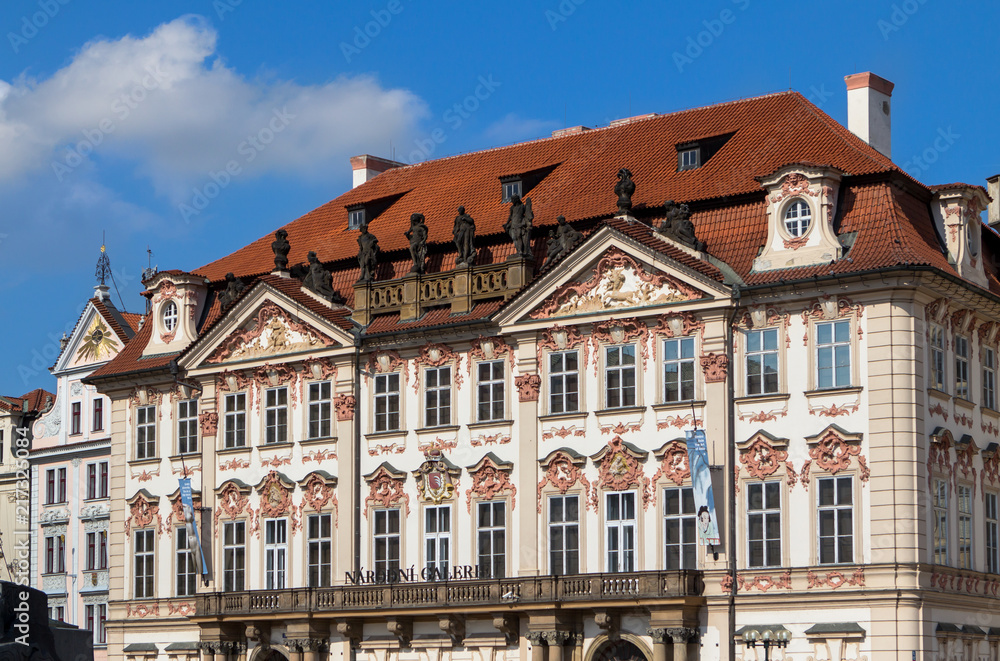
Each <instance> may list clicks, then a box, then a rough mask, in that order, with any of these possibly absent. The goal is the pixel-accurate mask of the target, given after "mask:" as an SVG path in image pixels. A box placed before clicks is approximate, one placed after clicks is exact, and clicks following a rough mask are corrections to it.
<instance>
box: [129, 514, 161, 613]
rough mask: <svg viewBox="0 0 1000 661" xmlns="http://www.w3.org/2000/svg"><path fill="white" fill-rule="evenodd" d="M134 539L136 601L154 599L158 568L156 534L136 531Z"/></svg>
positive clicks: (152, 531)
mask: <svg viewBox="0 0 1000 661" xmlns="http://www.w3.org/2000/svg"><path fill="white" fill-rule="evenodd" d="M132 539H133V548H132V552H133V554H134V555H133V557H134V559H135V571H134V572H133V576H134V577H135V594H134V595H133V596H134V597H135V598H136V599H149V598H151V597H153V577H154V575H155V574H154V572H155V568H156V563H155V561H154V553H155V550H154V544H155V543H156V533H155V531H154V530H153V529H151V528H150V529H147V530H136V531H135V536H134V537H133V538H132Z"/></svg>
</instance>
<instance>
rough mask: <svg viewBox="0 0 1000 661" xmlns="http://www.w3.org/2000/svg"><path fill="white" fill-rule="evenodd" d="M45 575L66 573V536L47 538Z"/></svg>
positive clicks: (49, 536) (50, 536)
mask: <svg viewBox="0 0 1000 661" xmlns="http://www.w3.org/2000/svg"><path fill="white" fill-rule="evenodd" d="M45 573H46V574H65V573H66V535H47V536H46V537H45Z"/></svg>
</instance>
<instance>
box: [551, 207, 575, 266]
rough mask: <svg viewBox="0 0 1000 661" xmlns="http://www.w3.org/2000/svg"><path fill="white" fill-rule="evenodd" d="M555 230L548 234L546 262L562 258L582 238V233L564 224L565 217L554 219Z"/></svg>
mask: <svg viewBox="0 0 1000 661" xmlns="http://www.w3.org/2000/svg"><path fill="white" fill-rule="evenodd" d="M556 223H558V225H556V229H555V231H554V232H549V249H548V255H546V258H545V259H546V261H552V260H553V259H557V258H559V257H562V256H563V255H565V254H566V253H567V252H569V250H570V248H572V247H573V246H574V245H576V242H577V241H579V240H580V239H582V238H583V233H581V232H579V231H577V230H575V229H573V226H572V225H570V224H569V223H567V222H566V216H559V217H558V218H556Z"/></svg>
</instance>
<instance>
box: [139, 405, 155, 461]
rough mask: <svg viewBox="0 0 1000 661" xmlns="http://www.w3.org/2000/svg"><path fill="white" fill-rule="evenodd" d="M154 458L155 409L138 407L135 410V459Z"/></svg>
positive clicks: (153, 407)
mask: <svg viewBox="0 0 1000 661" xmlns="http://www.w3.org/2000/svg"><path fill="white" fill-rule="evenodd" d="M155 456H156V407H155V406H140V407H138V408H137V409H136V410H135V458H136V459H150V458H152V457H155Z"/></svg>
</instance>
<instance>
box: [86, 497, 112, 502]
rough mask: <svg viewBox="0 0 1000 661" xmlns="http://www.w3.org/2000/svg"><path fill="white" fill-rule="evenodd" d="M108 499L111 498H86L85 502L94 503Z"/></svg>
mask: <svg viewBox="0 0 1000 661" xmlns="http://www.w3.org/2000/svg"><path fill="white" fill-rule="evenodd" d="M108 498H109V496H94V497H93V498H84V499H83V502H85V503H93V502H95V501H98V500H107V499H108Z"/></svg>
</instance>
